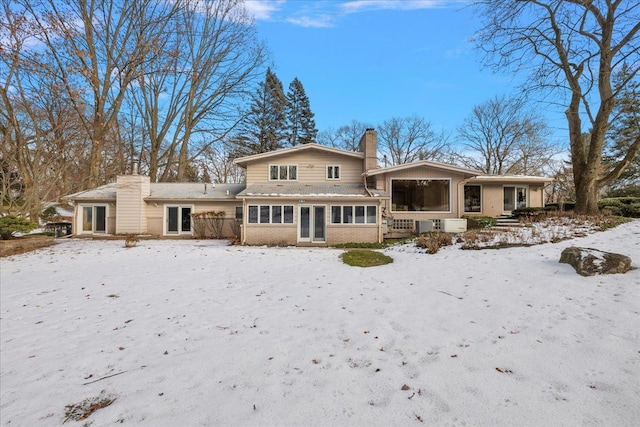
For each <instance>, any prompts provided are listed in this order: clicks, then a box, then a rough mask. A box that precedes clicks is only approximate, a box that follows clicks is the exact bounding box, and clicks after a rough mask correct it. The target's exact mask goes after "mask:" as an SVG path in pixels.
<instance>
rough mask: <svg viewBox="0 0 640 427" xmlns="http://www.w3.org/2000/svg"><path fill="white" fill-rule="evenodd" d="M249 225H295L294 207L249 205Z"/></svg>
mask: <svg viewBox="0 0 640 427" xmlns="http://www.w3.org/2000/svg"><path fill="white" fill-rule="evenodd" d="M249 224H293V205H284V206H282V205H249Z"/></svg>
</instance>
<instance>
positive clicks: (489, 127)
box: [458, 96, 558, 175]
mask: <svg viewBox="0 0 640 427" xmlns="http://www.w3.org/2000/svg"><path fill="white" fill-rule="evenodd" d="M548 136H549V132H548V130H547V127H546V125H545V124H544V122H543V121H542V120H541V119H540V118H538V117H537V116H536V115H535V114H534V113H532V112H531V111H530V110H528V109H527V108H526V105H525V103H524V101H523V100H522V99H521V98H508V97H505V96H502V97H498V96H496V97H494V98H492V99H491V100H489V101H487V102H484V103H482V104H480V105H477V106H475V107H474V108H473V111H472V112H471V114H470V115H469V116H468V117H467V118H466V119H465V120H464V122H463V123H462V125H460V126H459V127H458V140H459V141H460V143H461V144H462V145H463V147H466V150H465V152H464V153H462V154H460V156H459V158H460V160H461V161H462V162H463V163H464V164H465V165H466V166H468V167H471V168H474V169H478V170H481V171H483V172H484V173H486V174H494V175H503V174H508V173H511V174H513V173H522V174H526V173H539V172H540V171H541V170H542V169H543V167H544V166H545V165H546V163H547V162H548V161H549V160H550V159H551V158H552V157H553V156H554V155H555V154H557V151H558V150H555V149H553V148H552V146H551V145H550V144H549V143H548V142H547V137H548Z"/></svg>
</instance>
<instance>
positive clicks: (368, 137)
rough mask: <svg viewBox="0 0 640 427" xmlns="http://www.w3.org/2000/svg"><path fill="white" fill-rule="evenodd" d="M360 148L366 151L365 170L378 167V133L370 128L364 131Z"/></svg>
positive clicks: (361, 150)
mask: <svg viewBox="0 0 640 427" xmlns="http://www.w3.org/2000/svg"><path fill="white" fill-rule="evenodd" d="M358 150H359V151H360V152H362V153H364V171H365V172H366V171H369V170H372V169H377V168H378V134H377V133H376V131H375V129H373V128H370V129H367V130H366V131H365V132H364V135H362V138H360V143H359V144H358Z"/></svg>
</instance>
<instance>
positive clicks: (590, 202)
mask: <svg viewBox="0 0 640 427" xmlns="http://www.w3.org/2000/svg"><path fill="white" fill-rule="evenodd" d="M573 180H574V183H575V189H576V207H575V213H577V214H581V215H596V214H598V174H597V171H596V170H595V169H594V168H592V167H589V166H587V165H584V164H579V165H577V164H574V166H573Z"/></svg>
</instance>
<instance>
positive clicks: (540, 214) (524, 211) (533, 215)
mask: <svg viewBox="0 0 640 427" xmlns="http://www.w3.org/2000/svg"><path fill="white" fill-rule="evenodd" d="M556 210H557V208H556V207H555V206H548V205H547V206H545V207H543V208H542V207H537V208H520V209H516V210H514V211H512V212H511V216H513V217H514V218H518V219H524V220H528V221H536V220H539V219H541V218H544V217H545V216H546V215H547V213H549V212H555V211H556Z"/></svg>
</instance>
